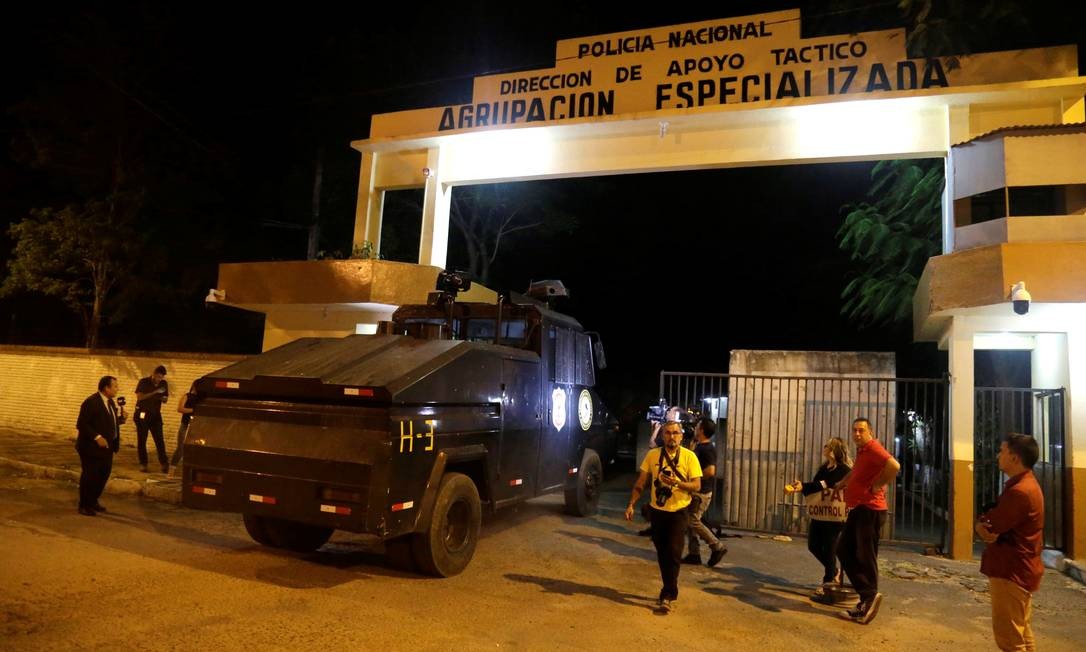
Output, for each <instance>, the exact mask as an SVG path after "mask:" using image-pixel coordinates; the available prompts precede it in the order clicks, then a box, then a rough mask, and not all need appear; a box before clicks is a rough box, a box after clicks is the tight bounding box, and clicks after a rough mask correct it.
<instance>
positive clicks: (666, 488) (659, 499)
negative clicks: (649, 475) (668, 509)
mask: <svg viewBox="0 0 1086 652" xmlns="http://www.w3.org/2000/svg"><path fill="white" fill-rule="evenodd" d="M660 475H666V476H667V477H669V478H670V477H671V469H664V470H663V471H660ZM652 486H653V488H654V489H655V490H656V491H655V492H654V493H653V495H654V496H656V506H657V507H663V506H664V504H665V503H667V500H668V498H671V486H670V485H666V484H664V483H663V482H660V478H659V477H657V478H654V479H653V481H652Z"/></svg>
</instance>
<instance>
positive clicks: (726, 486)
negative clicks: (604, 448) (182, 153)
mask: <svg viewBox="0 0 1086 652" xmlns="http://www.w3.org/2000/svg"><path fill="white" fill-rule="evenodd" d="M660 395H661V397H662V398H664V399H665V400H666V401H667V402H668V404H669V405H679V406H682V407H690V408H695V409H699V410H700V411H703V412H705V413H707V414H708V413H711V412H712V406H713V405H714V402H716V403H715V404H719V403H720V399H721V397H725V396H726V397H727V410H726V412H724V411H723V410H721V411H720V413H719V414H718V415H717V417H718V422H722V425H723V426H724V427H723V428H722V429H720V430H719V432H720V433H723V437H721V436H719V435H718V437H717V438H716V444H717V458H718V462H717V469H718V471H717V482H716V483H715V490H714V494H715V495H714V498H713V504H712V505H711V506H710V510H709V515H708V517H707V518H708V520H710V521H715V522H716V523H720V524H724V525H727V526H729V527H736V528H743V529H750V530H759V531H768V532H795V533H801V532H805V531H806V529H807V518H806V514H805V513H804V510H803V508H802V501H801V499H800V497H799V496H787V497H786V496H785V494H784V492H783V488H784V485H785V484H786V483H788V482H791V481H792V480H794V479H797V478H799V479H802V480H809V479H810V478H811V477H812V476H813V475H814V473H815V471H816V470H817V469H818V466H819V465H820V464H821V463H822V446H823V445H824V444H825V442H826V441H827V440H828V439H829V438H830V437H841V438H842V439H844V440H845V441H846V442H848V443H849V444H850V449H853V450H854V446H852V445H851V439H850V432H851V426H852V421H853V419H855V418H857V417H861V416H862V417H866V418H867V419H869V420H870V421H871V424H872V428H873V430H874V431H875V434H876V437H877V438H878V439H879V441H880V442H881V443H882V445H883V446H885V447H886V449H887V450H888V451H890V452H891V453H892V454H893V455H894V456H895V457H896V458H897V459H898V461H899V462H900V463H901V465H902V471H901V473H900V474H899V475H898V478H897V480H896V481H895V483H894V486H892V487H890V488H888V495H887V502H888V503H889V504H890V505H891V518H890V519H888V521H889V525H888V528H887V532H885V533H884V535H885V536H886V537H887V538H889V539H897V540H905V541H919V542H924V543H929V544H933V545H942V543H943V539H944V537H945V532H946V518H947V496H948V495H949V494H948V483H949V475H948V474H949V462H948V460H947V450H948V448H947V432H948V420H947V399H948V395H947V383H946V381H945V380H942V379H908V378H847V377H844V378H843V377H813V376H812V377H798V376H795V377H793V376H788V377H785V376H756V375H727V374H706V373H686V372H669V371H665V372H662V373H661V375H660Z"/></svg>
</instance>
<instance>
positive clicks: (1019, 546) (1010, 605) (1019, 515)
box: [976, 434, 1045, 650]
mask: <svg viewBox="0 0 1086 652" xmlns="http://www.w3.org/2000/svg"><path fill="white" fill-rule="evenodd" d="M1039 456H1040V451H1039V449H1038V447H1037V442H1036V440H1034V439H1033V437H1030V436H1029V435H1018V434H1011V435H1008V436H1007V439H1006V441H1004V442H1003V443H1002V445H1001V446H1000V447H999V470H1000V471H1002V472H1003V473H1005V474H1006V475H1007V478H1008V479H1007V482H1006V484H1005V485H1003V493H1001V494H1000V495H999V502H997V503H996V506H995V507H994V508H992V509H991V510H989V511H987V512H985V513H984V514H981V516H980V518H979V519H978V520H977V525H976V531H977V534H978V535H979V536H980V538H981V539H983V540H984V542H985V543H987V544H988V547H987V548H985V549H984V556H982V557H981V561H980V572H982V573H984V574H985V575H987V576H988V594H989V595H991V596H992V632H993V633H994V634H995V642H996V645H997V646H999V649H1001V650H1033V649H1035V643H1034V641H1033V628H1032V626H1031V625H1030V620H1031V619H1032V616H1033V599H1032V598H1033V596H1032V594H1033V592H1034V591H1036V590H1037V589H1039V588H1040V587H1041V576H1042V575H1043V574H1044V565H1043V564H1042V563H1041V548H1043V547H1044V536H1043V530H1044V523H1045V499H1044V496H1043V495H1042V494H1041V486H1040V485H1039V484H1037V478H1035V477H1034V476H1033V465H1034V464H1036V463H1037V458H1038V457H1039Z"/></svg>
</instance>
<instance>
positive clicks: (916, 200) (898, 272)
mask: <svg viewBox="0 0 1086 652" xmlns="http://www.w3.org/2000/svg"><path fill="white" fill-rule="evenodd" d="M871 180H872V186H871V190H870V191H868V201H866V202H860V203H858V204H850V205H848V206H845V207H844V209H843V210H844V211H847V214H846V216H845V220H844V223H843V224H842V225H841V228H840V229H838V231H837V243H838V246H839V247H840V248H841V249H842V250H843V251H845V252H847V253H848V254H849V256H850V258H851V259H852V260H853V261H855V262H857V263H858V264H859V267H860V271H859V272H857V273H856V274H854V275H853V278H852V279H851V281H850V282H849V283H848V285H846V286H845V289H844V290H843V291H842V292H841V298H842V299H844V300H845V303H844V305H843V306H842V307H841V313H842V314H844V315H846V316H848V317H849V318H850V319H853V320H856V321H858V322H859V323H860V324H863V325H866V326H876V325H884V324H890V323H894V322H903V321H905V320H907V319H909V318H910V317H911V315H912V299H913V294H914V293H915V292H916V284H917V280H918V279H919V277H920V273H921V272H922V271H923V270H924V264H925V263H926V262H927V260H928V258H930V257H931V256H935V255H937V254H938V253H939V251H940V244H939V242H940V227H941V216H942V204H941V202H942V190H943V165H942V161H940V160H926V161H912V160H903V161H881V162H879V163H878V164H877V165H876V166H875V168H874V169H873V170H872V171H871Z"/></svg>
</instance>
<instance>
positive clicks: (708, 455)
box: [683, 417, 728, 567]
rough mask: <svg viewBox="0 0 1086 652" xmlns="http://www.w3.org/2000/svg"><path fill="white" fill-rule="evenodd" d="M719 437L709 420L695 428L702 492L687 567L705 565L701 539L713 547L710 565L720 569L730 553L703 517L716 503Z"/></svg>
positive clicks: (695, 505) (693, 506) (696, 500)
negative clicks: (715, 486)
mask: <svg viewBox="0 0 1086 652" xmlns="http://www.w3.org/2000/svg"><path fill="white" fill-rule="evenodd" d="M715 434H716V422H715V421H713V420H712V419H710V418H709V417H701V418H700V419H698V424H697V425H696V426H695V427H694V441H695V445H694V456H695V457H697V458H698V464H700V465H701V471H702V476H701V491H699V492H698V493H696V494H694V495H693V496H692V497H691V500H692V502H691V503H690V508H689V511H690V533H689V536H688V539H689V542H688V543H687V544H686V548H687V551H686V556H685V557H683V563H684V564H699V565H700V564H701V552H700V550H699V548H700V545H699V544H698V539H702V540H704V541H705V543H707V544H709V564H708V565H709V566H710V567H712V566H716V565H717V564H719V563H720V560H721V559H723V558H724V555H726V554H727V553H728V548H727V546H725V545H724V542H723V541H721V540H720V539H717V538H716V537H715V536H713V533H712V531H710V530H709V527H708V526H706V525H705V524H704V523H702V522H701V517H702V516H704V515H705V512H706V510H708V509H709V503H710V502H712V500H713V478H715V477H716V446H714V445H713V435H715Z"/></svg>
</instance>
